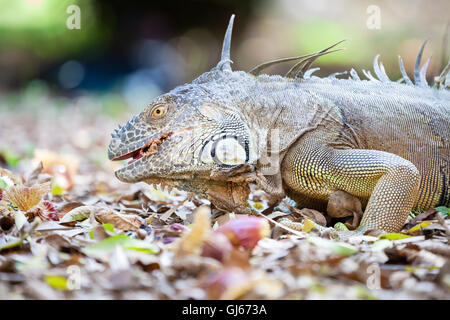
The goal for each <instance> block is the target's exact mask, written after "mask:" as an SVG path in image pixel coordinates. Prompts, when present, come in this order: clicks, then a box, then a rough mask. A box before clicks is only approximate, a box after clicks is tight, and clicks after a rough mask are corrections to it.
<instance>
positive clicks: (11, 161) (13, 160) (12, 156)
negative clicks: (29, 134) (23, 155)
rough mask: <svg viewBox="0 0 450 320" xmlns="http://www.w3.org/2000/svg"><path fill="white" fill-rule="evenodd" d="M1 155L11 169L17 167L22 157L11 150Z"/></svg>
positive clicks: (6, 150)
mask: <svg viewBox="0 0 450 320" xmlns="http://www.w3.org/2000/svg"><path fill="white" fill-rule="evenodd" d="M0 153H1V155H2V156H3V158H5V160H6V163H7V164H8V166H10V167H15V166H17V164H18V163H19V161H20V157H19V156H18V155H17V154H16V153H15V152H13V151H11V150H9V149H3V150H2V151H1V152H0Z"/></svg>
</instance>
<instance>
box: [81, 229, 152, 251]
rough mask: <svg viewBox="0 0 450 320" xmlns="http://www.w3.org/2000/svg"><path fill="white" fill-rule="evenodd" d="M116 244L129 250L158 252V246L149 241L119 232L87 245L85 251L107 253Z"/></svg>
mask: <svg viewBox="0 0 450 320" xmlns="http://www.w3.org/2000/svg"><path fill="white" fill-rule="evenodd" d="M116 246H120V247H122V248H123V249H127V250H137V251H142V252H147V253H158V247H157V246H156V245H155V244H153V243H149V242H147V241H143V240H138V239H133V238H130V237H129V236H127V235H125V234H118V235H116V236H112V237H109V238H106V239H104V240H102V241H100V242H98V243H96V244H93V245H92V246H89V247H87V248H86V249H84V250H83V251H84V252H85V253H86V254H87V255H90V254H96V253H105V252H110V251H112V250H114V248H115V247H116Z"/></svg>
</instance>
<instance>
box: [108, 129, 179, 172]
mask: <svg viewBox="0 0 450 320" xmlns="http://www.w3.org/2000/svg"><path fill="white" fill-rule="evenodd" d="M172 134H173V132H165V131H163V132H162V133H161V134H160V135H159V137H157V138H151V139H150V140H148V141H147V142H146V143H145V144H144V145H143V146H142V147H139V148H138V149H136V150H134V151H131V152H129V153H127V154H125V155H123V156H119V157H116V158H114V159H112V161H119V160H126V159H129V158H132V159H131V160H130V161H129V162H128V164H131V163H133V162H134V161H136V160H138V159H140V158H142V157H147V156H150V155H152V154H156V153H158V148H159V146H160V145H162V144H163V143H164V141H166V140H169V139H170V136H171V135H172Z"/></svg>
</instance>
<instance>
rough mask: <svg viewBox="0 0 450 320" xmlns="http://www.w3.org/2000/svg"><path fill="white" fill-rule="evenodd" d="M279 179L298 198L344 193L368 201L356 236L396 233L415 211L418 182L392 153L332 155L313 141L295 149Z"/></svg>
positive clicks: (342, 152)
mask: <svg viewBox="0 0 450 320" xmlns="http://www.w3.org/2000/svg"><path fill="white" fill-rule="evenodd" d="M282 175H283V179H284V182H285V183H286V185H287V187H288V188H290V189H291V191H293V192H294V193H296V194H297V195H298V197H299V198H301V197H302V195H305V196H306V197H309V198H317V199H319V200H321V201H327V200H328V197H329V195H330V194H331V193H333V192H335V191H337V190H343V191H346V192H348V193H349V194H351V195H354V196H356V197H358V198H360V199H363V200H364V199H366V200H367V199H368V202H367V206H366V208H365V211H364V214H363V218H362V221H361V224H360V226H359V228H358V231H360V232H364V231H366V230H371V229H377V230H383V231H385V232H398V231H399V230H400V229H401V228H402V226H403V224H404V223H405V220H406V218H407V216H408V214H409V213H410V210H411V209H412V208H413V205H414V203H415V200H416V197H417V193H418V187H419V180H420V175H419V172H418V170H417V168H416V167H415V166H414V165H413V164H412V163H411V162H410V161H408V160H405V159H404V158H402V157H399V156H397V155H394V154H392V153H388V152H383V151H377V150H364V149H346V150H336V149H333V148H331V147H329V146H326V145H323V144H322V143H321V142H318V141H314V140H312V141H311V140H307V141H303V142H299V143H297V144H296V145H295V146H293V148H292V149H291V150H290V151H289V152H288V154H287V155H286V157H285V159H284V160H283V165H282ZM294 200H295V199H294Z"/></svg>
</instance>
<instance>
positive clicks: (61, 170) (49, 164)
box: [34, 149, 79, 190]
mask: <svg viewBox="0 0 450 320" xmlns="http://www.w3.org/2000/svg"><path fill="white" fill-rule="evenodd" d="M34 157H35V163H39V162H42V164H43V167H44V168H43V170H42V172H44V173H48V174H50V175H52V176H54V178H55V179H58V183H59V184H60V185H61V187H63V188H64V189H67V190H70V189H71V188H72V187H73V184H74V179H75V175H76V174H77V172H78V166H79V160H78V158H76V157H75V156H73V155H67V154H65V155H60V154H57V153H55V152H53V151H50V150H45V149H37V150H35V152H34Z"/></svg>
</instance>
